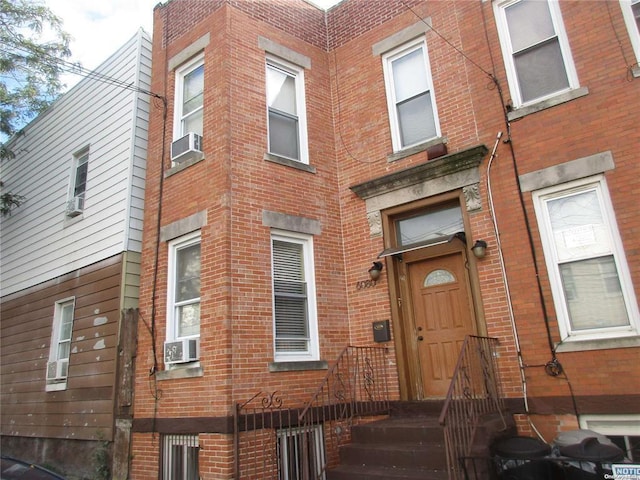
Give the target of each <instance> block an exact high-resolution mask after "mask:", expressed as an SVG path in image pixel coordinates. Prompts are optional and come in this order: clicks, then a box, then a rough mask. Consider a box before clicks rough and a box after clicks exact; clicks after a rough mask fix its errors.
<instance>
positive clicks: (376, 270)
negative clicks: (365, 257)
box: [369, 262, 382, 282]
mask: <svg viewBox="0 0 640 480" xmlns="http://www.w3.org/2000/svg"><path fill="white" fill-rule="evenodd" d="M380 272H382V262H373V267H371V268H370V269H369V278H370V279H371V280H373V281H374V282H375V281H376V280H378V279H379V278H380Z"/></svg>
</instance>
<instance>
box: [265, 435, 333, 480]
mask: <svg viewBox="0 0 640 480" xmlns="http://www.w3.org/2000/svg"><path fill="white" fill-rule="evenodd" d="M304 435H310V436H311V437H312V442H311V445H309V449H310V452H309V456H310V457H311V458H310V459H309V460H311V461H312V460H315V476H313V477H312V478H317V479H319V480H324V479H325V478H326V475H325V472H324V470H323V468H324V466H325V463H326V454H325V443H324V430H323V428H322V425H321V424H319V425H311V426H309V427H298V428H287V429H280V430H278V431H277V441H278V443H277V456H278V471H279V472H280V476H279V478H283V479H287V480H302V479H303V478H305V475H304V473H302V472H300V470H299V469H300V467H301V463H302V459H303V448H304V439H303V438H302V437H303V436H304ZM292 452H293V453H294V455H295V456H296V458H295V459H293V458H290V456H291V453H292ZM294 466H295V471H291V467H294ZM310 473H311V472H310Z"/></svg>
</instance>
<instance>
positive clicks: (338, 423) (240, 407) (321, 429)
mask: <svg viewBox="0 0 640 480" xmlns="http://www.w3.org/2000/svg"><path fill="white" fill-rule="evenodd" d="M387 354H388V350H387V349H386V348H380V347H353V346H348V347H346V348H345V349H344V350H343V351H342V352H341V353H340V355H339V357H338V359H337V360H336V362H335V363H334V364H333V366H332V367H331V368H330V369H329V371H328V372H327V374H326V376H325V377H324V379H323V380H322V382H321V384H320V386H319V387H318V388H317V389H316V391H315V392H314V394H313V395H312V397H311V399H310V400H309V401H308V402H307V403H306V404H304V405H300V406H299V407H295V406H288V405H285V400H284V399H283V396H282V393H281V392H272V393H263V392H260V393H258V394H256V395H254V396H253V397H252V398H250V399H249V400H247V401H246V402H243V403H241V404H237V405H236V412H235V436H234V450H235V458H236V462H235V478H236V479H238V480H240V479H242V480H248V479H251V480H253V479H274V480H275V479H277V480H321V479H324V478H325V472H326V470H327V468H328V467H330V466H333V465H335V464H336V463H337V459H338V448H339V447H340V446H341V445H343V444H344V443H346V442H348V441H349V440H350V438H351V426H352V425H353V424H354V421H356V419H357V418H362V417H367V416H376V415H385V414H388V413H389V408H390V402H389V389H388V380H389V379H388V368H387V364H388V361H387Z"/></svg>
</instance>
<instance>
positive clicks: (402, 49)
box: [382, 37, 442, 152]
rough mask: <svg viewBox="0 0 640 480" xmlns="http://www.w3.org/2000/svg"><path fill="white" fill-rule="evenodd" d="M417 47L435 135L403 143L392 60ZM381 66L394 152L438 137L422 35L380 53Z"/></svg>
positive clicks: (436, 115)
mask: <svg viewBox="0 0 640 480" xmlns="http://www.w3.org/2000/svg"><path fill="white" fill-rule="evenodd" d="M418 49H422V51H423V58H424V62H425V63H424V68H425V73H426V76H427V82H428V85H427V90H426V91H428V92H429V96H430V97H431V105H432V108H433V112H432V113H433V121H434V124H435V130H436V132H435V135H434V136H433V137H430V138H424V139H421V140H420V141H418V142H415V143H412V144H408V145H403V144H402V136H401V132H400V120H399V118H398V110H397V102H396V95H395V88H394V81H393V67H392V65H393V61H394V60H397V59H398V58H401V57H403V56H405V55H408V54H410V53H412V52H414V51H416V50H418ZM382 68H383V73H384V81H385V91H386V94H387V108H388V110H389V124H390V128H391V144H392V146H393V151H394V152H399V151H401V150H405V149H407V148H410V147H413V146H415V145H420V144H422V143H425V142H428V141H429V140H433V139H435V138H439V137H440V136H441V135H442V133H441V131H440V120H439V116H438V107H437V102H436V95H435V91H434V87H433V77H432V75H431V68H430V60H429V50H428V49H427V41H426V39H425V38H424V37H418V38H415V39H414V40H412V41H410V42H407V43H405V44H403V45H400V46H399V47H396V48H394V49H393V50H390V51H388V52H386V53H385V54H384V55H382Z"/></svg>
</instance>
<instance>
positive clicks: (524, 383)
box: [487, 132, 547, 443]
mask: <svg viewBox="0 0 640 480" xmlns="http://www.w3.org/2000/svg"><path fill="white" fill-rule="evenodd" d="M501 138H502V132H498V134H497V135H496V141H495V143H494V145H493V150H492V151H491V156H490V157H489V161H488V163H487V197H488V199H489V213H490V214H491V222H492V223H493V230H494V233H495V237H496V244H497V246H498V249H497V250H498V259H499V261H500V273H501V274H502V281H503V283H504V289H505V294H506V296H507V306H508V309H509V321H510V323H511V329H512V331H513V338H514V343H515V347H516V353H517V357H518V369H519V370H520V380H521V382H522V394H523V397H524V410H525V413H526V416H527V422H528V423H529V426H530V427H531V429H532V430H533V431H534V432H535V433H536V435H537V436H538V438H540V440H542V441H543V442H545V443H547V441H546V440H545V439H544V437H543V436H542V434H541V433H540V432H539V431H538V429H537V428H536V426H535V425H534V424H533V422H532V421H531V416H530V412H529V401H528V399H527V378H526V375H525V373H524V362H523V360H522V350H520V340H519V337H518V329H517V327H516V320H515V315H514V313H513V306H512V304H511V291H510V290H509V281H508V280H507V271H506V268H505V264H504V257H503V255H502V244H501V242H500V232H499V230H498V221H497V219H496V214H495V210H494V205H493V193H492V190H491V166H492V164H493V160H494V159H495V158H496V151H497V149H498V144H499V143H500V139H501Z"/></svg>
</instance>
